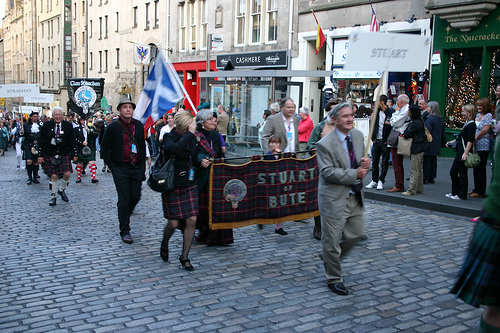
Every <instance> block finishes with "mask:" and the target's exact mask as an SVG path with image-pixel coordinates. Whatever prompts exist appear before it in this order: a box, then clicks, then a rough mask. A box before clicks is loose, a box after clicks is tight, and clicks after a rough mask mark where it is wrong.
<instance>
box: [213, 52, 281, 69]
mask: <svg viewBox="0 0 500 333" xmlns="http://www.w3.org/2000/svg"><path fill="white" fill-rule="evenodd" d="M229 61H231V64H232V65H233V66H234V68H249V67H259V68H265V67H288V53H287V51H286V50H283V51H264V52H246V53H232V54H220V55H218V56H217V62H216V65H217V68H218V69H223V68H224V67H226V65H227V63H228V62H229Z"/></svg>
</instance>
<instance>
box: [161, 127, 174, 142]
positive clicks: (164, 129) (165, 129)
mask: <svg viewBox="0 0 500 333" xmlns="http://www.w3.org/2000/svg"><path fill="white" fill-rule="evenodd" d="M173 128H175V126H174V127H172V128H170V126H168V124H167V125H165V126H163V127H162V128H161V130H160V136H159V137H158V140H159V141H160V142H162V141H163V136H164V135H165V134H167V133H170V132H171V131H172V129H173Z"/></svg>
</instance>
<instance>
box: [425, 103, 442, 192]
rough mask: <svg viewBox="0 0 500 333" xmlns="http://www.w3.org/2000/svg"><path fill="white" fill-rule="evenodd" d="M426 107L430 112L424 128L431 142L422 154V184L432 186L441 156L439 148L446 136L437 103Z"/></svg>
mask: <svg viewBox="0 0 500 333" xmlns="http://www.w3.org/2000/svg"><path fill="white" fill-rule="evenodd" d="M427 107H428V108H429V110H430V111H429V116H428V117H427V119H426V120H425V127H427V129H428V130H429V132H431V135H432V142H429V143H428V145H427V149H426V150H425V154H424V184H434V183H435V180H434V179H436V176H437V157H438V155H440V154H441V147H444V145H445V144H446V136H445V133H444V120H443V118H441V112H440V111H439V104H438V102H429V104H427Z"/></svg>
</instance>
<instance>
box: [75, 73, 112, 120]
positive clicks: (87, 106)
mask: <svg viewBox="0 0 500 333" xmlns="http://www.w3.org/2000/svg"><path fill="white" fill-rule="evenodd" d="M103 91H104V79H68V95H69V101H68V107H69V108H70V109H71V111H74V112H76V113H78V114H79V115H80V116H82V117H86V116H87V114H89V113H93V112H94V105H95V108H98V107H100V105H101V98H102V94H103Z"/></svg>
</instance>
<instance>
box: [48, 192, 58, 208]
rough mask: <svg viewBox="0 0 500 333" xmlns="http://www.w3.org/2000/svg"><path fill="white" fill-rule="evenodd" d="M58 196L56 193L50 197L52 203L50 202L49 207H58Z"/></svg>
mask: <svg viewBox="0 0 500 333" xmlns="http://www.w3.org/2000/svg"><path fill="white" fill-rule="evenodd" d="M56 200H57V199H56V195H55V194H54V193H52V195H51V197H50V201H49V206H55V205H56Z"/></svg>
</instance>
